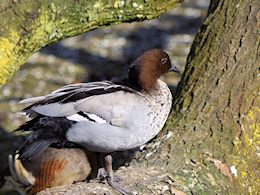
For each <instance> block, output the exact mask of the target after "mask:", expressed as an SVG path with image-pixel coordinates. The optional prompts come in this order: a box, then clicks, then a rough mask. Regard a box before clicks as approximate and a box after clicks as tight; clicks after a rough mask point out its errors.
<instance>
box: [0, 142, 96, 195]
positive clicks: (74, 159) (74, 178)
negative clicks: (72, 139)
mask: <svg viewBox="0 0 260 195" xmlns="http://www.w3.org/2000/svg"><path fill="white" fill-rule="evenodd" d="M95 158H96V157H95V153H92V152H89V151H87V150H84V149H82V148H60V149H58V148H53V147H48V148H47V149H46V150H44V151H43V152H42V153H41V154H39V155H38V156H37V158H32V159H24V160H22V159H19V154H18V153H17V154H15V155H13V154H10V155H9V157H8V168H7V170H6V171H5V172H6V173H5V176H4V181H5V183H4V185H3V186H2V191H3V190H6V191H8V190H9V189H15V190H16V191H17V192H20V194H31V195H32V194H36V193H37V192H40V191H41V190H45V189H46V188H51V187H55V186H61V185H68V184H72V183H74V182H78V181H84V180H86V178H88V177H89V176H91V174H92V168H93V166H97V165H96V161H95Z"/></svg>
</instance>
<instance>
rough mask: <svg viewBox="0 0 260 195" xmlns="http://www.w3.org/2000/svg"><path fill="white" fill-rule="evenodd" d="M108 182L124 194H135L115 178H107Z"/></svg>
mask: <svg viewBox="0 0 260 195" xmlns="http://www.w3.org/2000/svg"><path fill="white" fill-rule="evenodd" d="M107 183H108V184H109V185H110V186H111V187H112V188H114V189H115V190H117V191H118V192H120V193H121V194H122V195H135V194H134V193H133V192H131V191H129V190H128V189H127V188H125V187H123V186H122V185H121V184H120V182H119V181H116V180H115V179H113V180H112V179H111V178H110V177H108V178H107Z"/></svg>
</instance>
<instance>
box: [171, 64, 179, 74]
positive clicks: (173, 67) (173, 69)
mask: <svg viewBox="0 0 260 195" xmlns="http://www.w3.org/2000/svg"><path fill="white" fill-rule="evenodd" d="M169 72H176V73H178V74H180V71H179V69H178V68H177V67H176V66H172V67H171V68H170V69H169Z"/></svg>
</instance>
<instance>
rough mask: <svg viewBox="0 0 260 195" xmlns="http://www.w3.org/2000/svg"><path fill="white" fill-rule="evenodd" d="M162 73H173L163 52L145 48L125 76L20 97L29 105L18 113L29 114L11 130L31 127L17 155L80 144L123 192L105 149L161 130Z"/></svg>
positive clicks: (166, 100) (165, 111)
mask: <svg viewBox="0 0 260 195" xmlns="http://www.w3.org/2000/svg"><path fill="white" fill-rule="evenodd" d="M168 72H177V73H179V70H178V69H177V68H176V67H175V66H174V65H172V63H171V60H170V57H169V55H168V54H167V53H166V52H165V51H163V50H162V49H150V50H148V51H145V52H144V53H143V54H141V55H140V56H139V57H138V58H137V59H135V60H134V61H133V62H132V63H131V65H130V66H129V70H128V78H127V79H123V80H119V79H112V80H111V81H108V80H106V81H95V82H88V83H76V84H70V85H66V86H64V87H61V88H59V89H57V90H55V91H53V92H51V93H50V94H48V95H44V96H39V97H32V98H28V99H25V100H22V101H20V103H22V104H25V103H26V104H30V105H29V106H27V107H25V108H24V109H23V110H22V112H24V113H26V115H27V116H29V117H31V118H32V119H31V120H30V121H27V122H25V123H24V124H22V125H21V126H20V127H18V128H17V129H16V131H30V132H31V134H30V136H29V137H28V139H27V140H26V142H25V143H24V145H23V146H22V147H21V148H20V150H19V151H18V154H19V159H23V160H25V159H32V158H35V157H37V155H39V154H41V153H42V152H44V151H45V150H46V149H47V148H48V147H56V148H73V147H84V148H86V149H87V150H89V151H94V152H97V153H100V154H102V155H103V156H102V159H103V164H104V167H103V169H104V170H102V171H100V172H101V173H103V174H101V175H105V176H104V177H103V178H106V180H107V182H108V184H109V185H111V186H112V187H113V188H115V189H116V190H118V191H119V192H121V193H122V194H129V193H127V192H126V190H124V189H123V188H121V187H120V186H119V185H117V183H116V181H115V179H114V175H113V170H112V160H113V159H112V156H111V153H112V152H116V151H125V150H129V149H133V148H136V147H139V146H141V145H144V144H145V143H147V142H148V141H150V140H151V139H153V138H154V137H155V136H156V135H157V134H158V133H159V132H160V131H161V129H162V128H163V126H164V124H165V122H166V120H167V117H168V115H169V113H170V110H171V105H172V95H171V91H170V89H169V88H168V86H167V84H166V83H165V82H163V81H162V80H160V77H161V76H162V75H163V74H165V73H168ZM104 173H105V174H104ZM99 175H100V174H99Z"/></svg>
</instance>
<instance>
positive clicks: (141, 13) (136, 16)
mask: <svg viewBox="0 0 260 195" xmlns="http://www.w3.org/2000/svg"><path fill="white" fill-rule="evenodd" d="M181 1H182V0H169V1H167V0H156V1H154V0H145V1H144V0H142V1H141V0H135V1H132V0H131V1H119V0H108V1H106V0H98V1H97V0H88V1H84V0H77V1H76V0H74V1H73V0H64V1H59V0H39V1H30V0H13V1H6V0H0V18H1V19H0V21H1V22H0V85H3V84H5V83H6V81H7V80H8V79H9V78H10V77H11V76H12V75H13V74H14V72H15V71H17V70H18V68H19V67H20V65H21V64H23V63H24V62H25V61H26V60H27V59H28V57H29V56H30V55H31V54H32V53H33V52H35V51H38V50H39V49H40V48H42V47H44V46H46V45H48V44H50V43H53V42H55V41H58V40H60V39H63V38H66V37H71V36H75V35H77V34H80V33H83V32H86V31H90V30H93V29H95V28H97V27H100V26H106V25H111V24H118V23H122V22H132V21H141V20H146V19H152V18H155V17H157V16H159V15H160V14H162V13H163V12H165V11H167V10H169V9H172V8H173V7H174V6H176V5H177V4H178V3H180V2H181Z"/></svg>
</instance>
